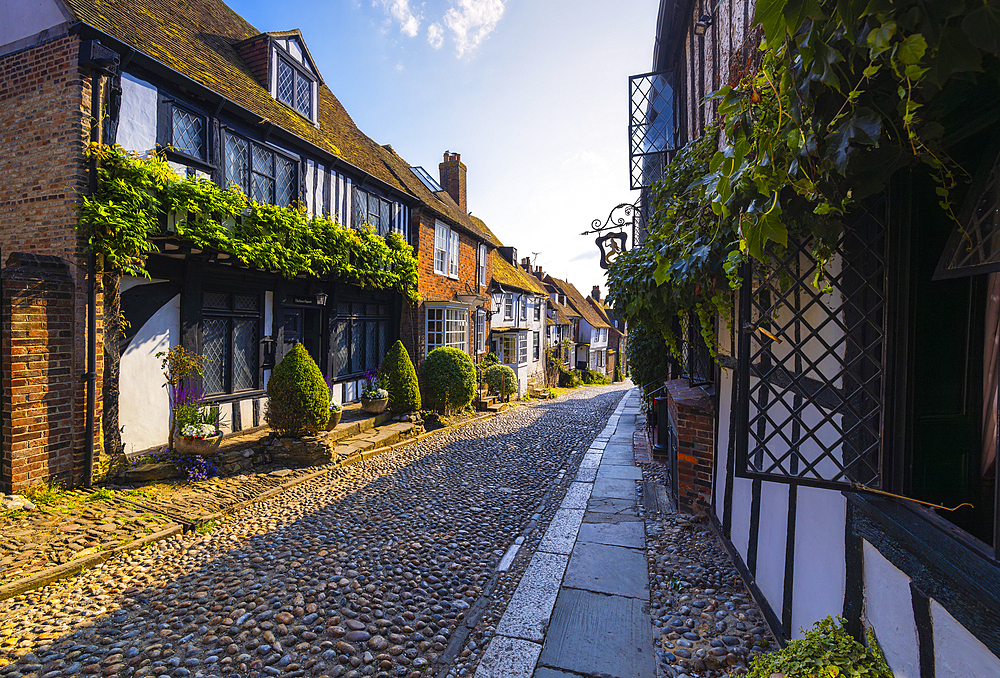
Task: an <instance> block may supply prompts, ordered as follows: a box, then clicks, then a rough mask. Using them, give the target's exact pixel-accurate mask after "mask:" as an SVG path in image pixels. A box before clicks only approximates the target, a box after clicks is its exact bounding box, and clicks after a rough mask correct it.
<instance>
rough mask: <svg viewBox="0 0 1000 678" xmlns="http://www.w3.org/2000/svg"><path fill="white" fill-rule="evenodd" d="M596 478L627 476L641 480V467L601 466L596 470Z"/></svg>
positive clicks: (630, 478) (629, 478)
mask: <svg viewBox="0 0 1000 678" xmlns="http://www.w3.org/2000/svg"><path fill="white" fill-rule="evenodd" d="M597 477H598V478H627V479H628V480H642V469H641V468H639V467H638V466H615V465H611V464H608V465H605V466H601V468H600V470H598V472H597Z"/></svg>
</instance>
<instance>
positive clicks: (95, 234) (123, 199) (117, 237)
mask: <svg viewBox="0 0 1000 678" xmlns="http://www.w3.org/2000/svg"><path fill="white" fill-rule="evenodd" d="M88 154H89V155H93V156H97V158H98V159H99V161H100V162H99V170H98V176H99V185H98V186H99V187H98V191H97V193H96V195H95V196H93V197H87V198H84V200H83V202H82V204H81V207H80V220H79V224H78V229H80V230H81V231H82V232H83V233H84V235H85V236H86V237H87V239H88V242H89V243H90V244H91V246H93V247H94V248H95V250H96V251H97V253H98V254H103V255H104V257H105V261H106V266H107V267H108V268H110V269H112V270H116V271H121V272H124V273H128V274H129V275H135V276H147V277H148V275H147V273H146V270H145V262H146V256H147V255H148V254H149V253H150V252H152V251H155V250H156V247H155V246H154V244H153V243H152V242H150V240H149V238H150V237H152V236H155V235H166V234H161V233H160V219H161V218H162V217H164V216H165V215H168V214H173V215H174V216H175V217H176V219H175V233H173V237H175V238H177V239H179V240H183V241H186V242H188V243H190V244H191V245H193V246H195V247H199V248H212V249H216V250H218V251H220V252H226V253H229V254H232V255H233V256H235V257H236V258H237V259H239V260H240V261H242V262H243V263H245V264H247V265H249V266H254V267H256V268H260V269H263V270H268V271H278V272H280V273H282V274H283V275H284V276H285V277H287V278H293V277H295V276H296V275H299V274H300V273H308V274H310V275H314V276H317V277H325V276H329V277H332V278H334V279H338V280H343V281H345V282H349V283H351V284H354V285H358V286H360V287H364V288H371V289H380V290H385V289H394V290H396V291H398V292H401V293H403V294H405V295H406V296H407V298H408V299H409V300H410V302H411V303H418V302H419V301H420V295H419V294H418V293H417V259H416V257H415V256H414V254H413V248H412V247H410V246H409V245H408V244H406V241H405V240H403V238H402V236H400V235H399V234H398V233H389V234H388V235H386V236H385V237H384V238H383V237H381V236H379V235H378V234H376V233H373V232H371V231H367V230H365V231H356V230H353V229H350V228H344V227H342V226H341V225H340V224H338V223H336V222H335V221H332V220H330V219H328V218H326V217H323V216H316V217H311V216H309V215H308V214H307V213H306V211H305V210H304V209H297V208H284V207H276V206H274V205H267V204H262V203H257V202H254V201H253V200H250V199H249V198H247V197H246V196H245V195H243V193H241V192H240V191H239V189H238V188H235V187H233V188H228V189H224V188H220V187H219V186H217V185H215V184H214V183H212V182H211V181H209V180H207V179H197V178H192V179H181V178H179V177H178V176H177V175H176V174H174V173H173V171H172V170H171V169H170V167H169V165H168V164H167V163H166V162H165V161H164V160H163V159H162V158H160V157H157V156H154V157H152V158H150V159H142V158H139V157H138V156H136V155H133V154H129V153H127V152H126V151H125V150H124V149H122V148H121V147H120V146H113V147H107V146H98V145H94V146H91V147H90V148H89V150H88Z"/></svg>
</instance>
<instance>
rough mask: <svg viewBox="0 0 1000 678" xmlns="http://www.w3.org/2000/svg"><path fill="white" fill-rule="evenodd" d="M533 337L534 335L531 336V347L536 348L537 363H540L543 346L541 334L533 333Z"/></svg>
mask: <svg viewBox="0 0 1000 678" xmlns="http://www.w3.org/2000/svg"><path fill="white" fill-rule="evenodd" d="M531 335H532V336H531V345H532V347H533V348H534V356H535V362H538V359H539V357H540V356H541V345H542V337H541V333H540V332H532V333H531Z"/></svg>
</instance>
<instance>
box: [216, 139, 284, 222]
mask: <svg viewBox="0 0 1000 678" xmlns="http://www.w3.org/2000/svg"><path fill="white" fill-rule="evenodd" d="M229 137H234V138H237V139H240V140H242V141H244V142H246V144H247V185H246V187H244V186H242V185H240V184H239V183H238V182H235V181H230V177H229V162H230V157H229V144H228V143H227V142H228V140H229ZM220 138H221V144H220V145H221V146H222V148H221V149H220V150H221V157H222V162H221V165H222V166H221V172H222V182H220V183H221V185H222V186H223V187H225V188H228V187H230V186H232V185H236V186H238V187H239V189H240V190H241V191H243V193H244V195H246V196H247V198H249V199H251V200H254V201H256V202H260V201H259V200H256V198H254V195H253V177H254V175H255V174H257V175H260V176H264V177H268V178H269V179H270V180H271V182H272V187H271V200H270V201H269V202H267V203H266V204H268V205H274V206H275V207H284V208H291V207H295V206H296V205H297V204H299V203H300V202H301V199H302V196H301V194H300V190H299V177H300V175H301V167H300V161H299V159H298V158H296V157H294V156H292V155H291V154H289V153H287V152H286V151H283V150H281V149H279V148H276V147H274V146H272V145H270V144H267V143H263V142H259V141H254V140H253V139H252V138H250V137H249V136H248V135H245V134H241V133H240V132H238V131H237V130H235V129H232V128H230V127H223V128H222V130H221V137H220ZM254 146H257V147H258V148H260V149H261V150H262V151H263V152H266V153H269V154H270V155H271V174H270V175H268V174H265V173H264V172H262V171H257V170H255V168H254ZM279 158H280V159H283V160H285V161H287V162H288V163H289V164H290V165H291V167H292V178H291V186H290V189H291V200H290V201H289V203H288V204H287V205H281V204H278V202H277V197H278V159H279Z"/></svg>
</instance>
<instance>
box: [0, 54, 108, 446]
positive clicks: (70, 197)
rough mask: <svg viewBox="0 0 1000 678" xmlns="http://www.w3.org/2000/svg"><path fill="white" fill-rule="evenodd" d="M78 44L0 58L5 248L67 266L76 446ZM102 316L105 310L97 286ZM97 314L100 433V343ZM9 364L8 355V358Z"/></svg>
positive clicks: (80, 407)
mask: <svg viewBox="0 0 1000 678" xmlns="http://www.w3.org/2000/svg"><path fill="white" fill-rule="evenodd" d="M78 52H79V39H78V38H77V37H76V36H63V37H60V38H55V39H53V40H51V41H49V42H45V43H42V44H40V45H36V46H34V47H31V48H29V49H25V50H23V51H20V52H16V53H13V54H9V55H7V56H4V57H2V58H0V148H2V149H3V153H2V154H0V251H2V257H3V260H2V261H0V265H2V264H3V263H4V261H6V260H7V258H8V257H9V255H10V254H11V253H12V252H28V253H33V254H43V255H52V256H56V257H59V258H61V259H63V260H65V261H67V262H69V264H70V266H69V271H70V276H71V280H72V284H73V285H72V294H73V299H72V301H73V309H74V311H73V327H72V331H73V333H74V336H75V337H76V338H77V341H75V342H74V344H73V347H72V360H73V364H72V369H71V370H70V373H71V374H72V375H74V380H75V382H74V383H75V385H76V387H75V391H74V396H73V398H74V403H73V411H74V421H73V434H72V437H73V446H74V448H75V449H76V450H77V455H78V456H80V455H82V449H83V447H84V445H85V443H86V428H85V417H86V388H85V383H84V381H83V378H82V375H83V374H84V373H86V371H87V370H86V356H87V347H86V322H87V283H86V270H87V268H86V263H87V262H86V259H87V258H86V252H85V249H84V247H85V244H86V243H85V242H83V240H82V239H81V238H80V237H79V236H78V235H77V232H76V229H75V225H76V222H77V213H76V205H77V200H78V196H79V195H81V194H84V193H85V192H86V190H87V168H86V163H85V160H84V157H83V151H84V148H85V144H86V143H87V141H88V140H89V114H90V76H89V73H86V72H83V71H81V69H80V68H79V67H78V66H77V63H78V56H77V55H78ZM97 307H98V313H100V309H101V308H103V300H102V299H101V297H100V286H98V299H97ZM102 325H103V322H102V320H101V318H100V317H99V318H98V320H97V327H98V347H97V355H98V368H97V372H98V380H97V385H96V388H97V403H98V406H97V416H98V419H97V431H98V438H97V441H96V443H95V445H96V447H97V449H98V450H100V448H101V444H102V443H101V437H100V430H101V424H100V414H101V391H102V382H101V377H100V375H101V374H102V372H103V369H102V368H103V364H102V363H103V355H104V350H103V344H102V343H101V341H102V336H101V327H102ZM5 359H6V356H5Z"/></svg>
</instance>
